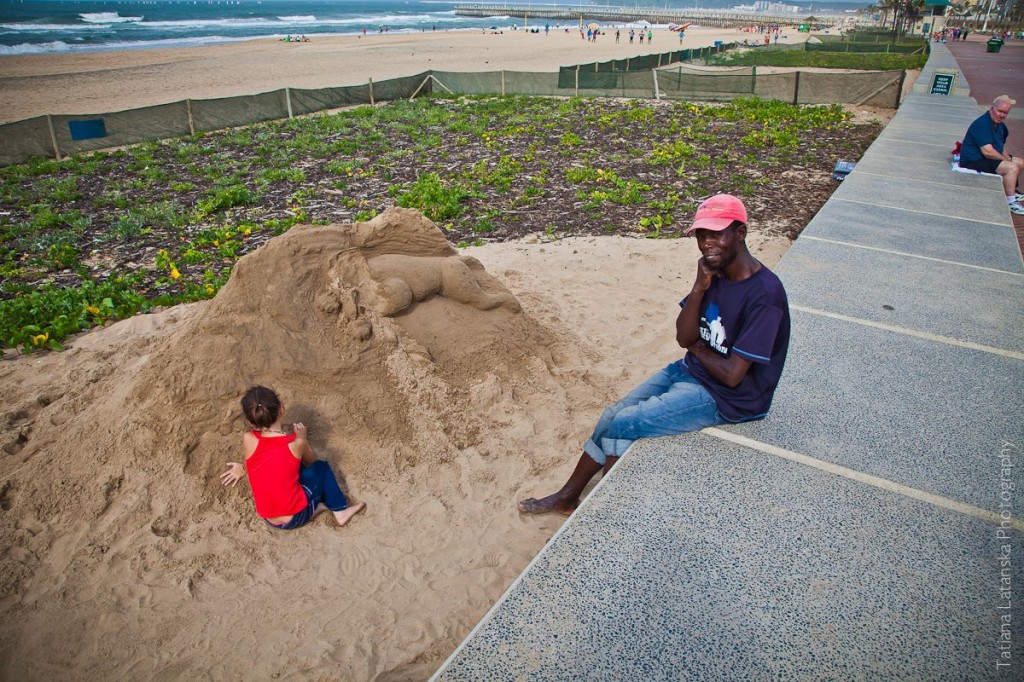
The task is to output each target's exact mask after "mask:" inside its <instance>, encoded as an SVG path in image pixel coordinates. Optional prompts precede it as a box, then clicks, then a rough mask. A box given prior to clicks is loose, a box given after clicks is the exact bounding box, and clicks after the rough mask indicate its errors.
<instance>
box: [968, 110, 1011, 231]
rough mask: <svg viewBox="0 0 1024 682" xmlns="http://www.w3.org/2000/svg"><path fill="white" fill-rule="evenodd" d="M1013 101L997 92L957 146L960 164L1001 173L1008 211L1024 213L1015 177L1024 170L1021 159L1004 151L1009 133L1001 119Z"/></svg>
mask: <svg viewBox="0 0 1024 682" xmlns="http://www.w3.org/2000/svg"><path fill="white" fill-rule="evenodd" d="M1016 103H1017V102H1016V100H1013V99H1010V97H1009V96H1008V95H1000V96H999V97H996V98H995V99H994V100H993V101H992V106H991V107H990V108H989V110H988V111H986V112H985V113H984V114H982V115H981V116H979V117H978V118H977V119H975V121H974V123H972V124H971V127H970V128H968V129H967V135H966V136H964V142H963V146H962V147H961V148H960V167H961V168H970V169H971V170H976V171H981V172H982V173H995V174H997V175H999V176H1001V177H1002V178H1003V193H1004V194H1006V203H1007V204H1009V206H1010V211H1012V212H1013V213H1016V214H1017V215H1024V205H1022V204H1021V201H1024V194H1020V193H1019V192H1018V191H1017V180H1018V179H1019V178H1020V177H1021V175H1022V174H1024V159H1022V158H1020V157H1019V156H1018V157H1016V158H1014V156H1013V154H1010V153H1007V152H1005V151H1004V150H1005V149H1006V138H1007V137H1009V135H1010V130H1009V128H1007V127H1006V123H1005V122H1004V121H1006V116H1007V115H1008V114H1009V113H1010V109H1012V108H1013V105H1014V104H1016Z"/></svg>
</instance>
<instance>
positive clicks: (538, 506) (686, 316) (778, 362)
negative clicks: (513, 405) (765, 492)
mask: <svg viewBox="0 0 1024 682" xmlns="http://www.w3.org/2000/svg"><path fill="white" fill-rule="evenodd" d="M694 233H695V234H696V237H697V247H698V248H699V249H700V252H701V254H702V256H703V257H702V258H701V259H700V260H699V261H697V277H696V281H695V282H694V283H693V288H692V289H691V290H690V293H689V294H688V295H687V296H686V298H684V299H683V300H682V302H681V303H680V306H681V307H682V310H681V311H680V313H679V316H678V317H677V318H676V341H677V342H678V343H679V345H680V346H681V347H682V348H685V349H686V356H685V357H684V358H683V359H681V360H677V361H676V362H673V363H672V364H670V365H668V366H667V367H665V368H664V369H663V370H661V371H660V372H658V373H657V374H655V375H654V376H652V377H651V378H650V379H648V380H647V381H645V382H644V383H642V384H640V385H639V386H638V387H637V388H635V389H633V390H632V391H631V392H630V393H629V395H627V396H626V397H625V398H623V399H622V400H621V401H619V402H618V403H616V404H615V405H612V406H611V407H609V408H608V409H607V410H605V411H604V414H603V415H602V416H601V419H600V420H599V421H598V422H597V426H596V427H595V428H594V433H593V435H592V436H591V437H590V440H588V441H587V442H586V443H585V444H584V446H583V455H582V456H581V457H580V459H579V462H577V464H576V469H575V470H574V471H573V473H572V475H571V476H570V477H569V480H568V481H566V483H565V485H564V486H562V489H561V490H559V491H558V492H556V493H554V494H553V495H549V496H548V497H544V498H542V499H539V500H538V499H533V498H530V499H527V500H522V501H521V502H520V503H519V511H520V512H522V513H524V514H543V513H548V512H554V513H558V514H571V513H572V512H573V510H574V509H576V505H577V503H578V502H579V499H580V495H581V494H582V493H583V489H584V488H585V487H586V485H587V483H588V482H589V481H590V479H591V478H593V476H594V474H596V473H597V472H598V471H601V470H602V469H604V470H605V472H606V473H607V471H608V470H609V469H611V467H612V466H613V465H614V464H615V462H617V461H618V459H619V457H621V456H622V455H624V454H626V451H627V450H628V449H629V447H630V446H631V445H632V444H633V443H634V442H635V441H636V440H639V439H641V438H655V437H658V436H668V435H673V434H680V433H686V432H688V431H697V430H699V429H703V428H705V427H708V426H714V425H716V424H724V423H735V422H741V421H748V420H751V419H760V418H762V417H764V416H765V415H766V414H767V413H768V408H769V407H770V406H771V402H772V396H773V395H774V393H775V387H776V386H777V385H778V383H779V377H780V376H782V366H783V364H784V363H785V361H786V352H787V350H788V349H789V303H788V301H787V299H786V291H785V289H783V287H782V282H780V281H779V278H778V277H777V276H776V275H775V274H774V273H772V271H771V270H769V269H768V268H766V267H765V266H764V265H762V264H761V263H760V262H759V261H758V260H757V259H756V258H754V257H753V256H752V255H751V254H750V252H749V251H748V250H747V245H746V242H745V239H746V236H747V210H746V208H745V207H744V206H743V202H741V201H740V200H739V199H737V198H736V197H734V196H732V195H729V194H718V195H715V196H713V197H711V198H710V199H708V200H707V201H705V202H704V203H702V204H701V205H700V207H699V208H698V209H697V214H696V215H695V216H694V221H693V225H692V226H691V227H690V228H689V229H688V230H687V231H686V235H687V236H690V235H691V234H694Z"/></svg>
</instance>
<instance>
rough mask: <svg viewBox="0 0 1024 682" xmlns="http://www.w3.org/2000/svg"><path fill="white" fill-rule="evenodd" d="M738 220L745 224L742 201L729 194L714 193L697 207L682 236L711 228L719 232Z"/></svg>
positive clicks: (744, 209) (745, 216)
mask: <svg viewBox="0 0 1024 682" xmlns="http://www.w3.org/2000/svg"><path fill="white" fill-rule="evenodd" d="M734 220H738V221H740V222H741V223H743V224H744V225H746V224H747V209H746V207H745V206H743V202H742V201H740V200H739V199H737V198H736V197H734V196H733V195H731V194H716V195H715V196H713V197H711V198H710V199H706V200H705V201H704V203H702V204H701V205H700V206H698V207H697V213H695V214H694V216H693V225H690V227H689V229H687V230H686V232H685V233H683V234H684V236H686V237H689V236H690V235H691V234H693V232H694V230H712V231H714V232H721V231H722V230H724V229H725V228H727V227H729V226H730V225H732V222H733V221H734Z"/></svg>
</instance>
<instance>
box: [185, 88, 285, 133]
mask: <svg viewBox="0 0 1024 682" xmlns="http://www.w3.org/2000/svg"><path fill="white" fill-rule="evenodd" d="M191 102H192V119H193V121H194V122H195V130H196V132H200V131H204V132H205V131H209V130H221V129H223V128H232V127H235V126H244V125H248V124H250V123H256V122H258V121H271V120H273V119H276V118H288V103H287V98H286V97H285V91H284V90H274V91H273V92H264V93H260V94H259V95H243V96H240V97H220V98H217V99H194V100H191Z"/></svg>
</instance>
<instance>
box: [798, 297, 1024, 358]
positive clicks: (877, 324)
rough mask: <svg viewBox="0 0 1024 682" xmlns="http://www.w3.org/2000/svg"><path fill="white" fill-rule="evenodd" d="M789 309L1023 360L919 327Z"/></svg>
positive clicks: (804, 308)
mask: <svg viewBox="0 0 1024 682" xmlns="http://www.w3.org/2000/svg"><path fill="white" fill-rule="evenodd" d="M789 309H790V310H799V311H800V312H802V313H808V314H810V315H819V316H821V317H831V318H832V319H833V320H841V321H843V322H852V323H854V324H860V325H863V326H865V327H874V328H875V329H881V330H883V331H887V332H893V333H895V334H903V335H904V336H914V337H917V338H919V339H924V340H925V341H934V342H936V343H945V344H947V345H950V346H959V347H960V348H968V349H970V350H979V351H981V352H983V353H991V354H992V355H999V356H1001V357H1004V358H1010V359H1012V360H1024V353H1020V352H1017V351H1015V350H1006V349H1005V348H996V347H995V346H986V345H984V344H981V343H974V342H973V341H964V340H962V339H954V338H953V337H952V336H942V335H941V334H932V333H931V332H923V331H921V330H919V329H910V328H908V327H897V326H896V325H892V324H883V323H882V322H874V321H872V320H865V319H864V318H861V317H850V316H849V315H843V314H842V313H833V312H829V311H827V310H819V309H817V308H808V307H807V306H802V305H794V304H793V303H790V304H789Z"/></svg>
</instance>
